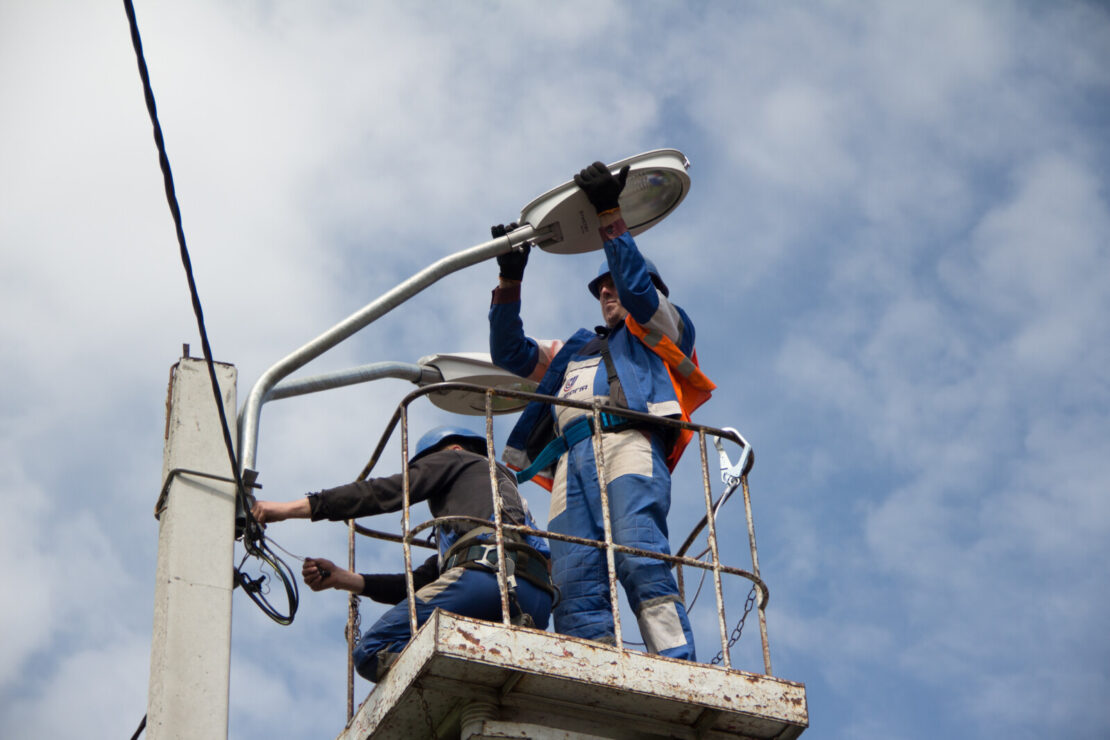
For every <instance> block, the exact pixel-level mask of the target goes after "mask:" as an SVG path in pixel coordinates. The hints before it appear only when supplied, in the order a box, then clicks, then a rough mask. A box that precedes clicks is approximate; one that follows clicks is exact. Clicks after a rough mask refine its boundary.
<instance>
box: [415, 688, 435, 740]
mask: <svg viewBox="0 0 1110 740" xmlns="http://www.w3.org/2000/svg"><path fill="white" fill-rule="evenodd" d="M413 686H415V687H416V695H417V696H418V697H419V698H420V707H421V708H422V709H423V710H424V712H423V714H424V723H425V724H427V725H428V732H430V733H431V737H432V738H433V740H434V739H435V738H438V737H439V735H438V734H436V726H435V723H434V722H432V709H431V707H429V706H428V700H427V699H425V698H424V687H423V686H421V685H420V682H419V681H417V682H415V683H414V684H413Z"/></svg>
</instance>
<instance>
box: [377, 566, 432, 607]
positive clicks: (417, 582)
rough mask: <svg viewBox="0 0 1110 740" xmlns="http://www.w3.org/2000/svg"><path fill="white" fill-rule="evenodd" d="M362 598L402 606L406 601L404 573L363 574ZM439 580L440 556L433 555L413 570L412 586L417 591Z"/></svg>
mask: <svg viewBox="0 0 1110 740" xmlns="http://www.w3.org/2000/svg"><path fill="white" fill-rule="evenodd" d="M361 575H362V580H363V582H364V584H365V585H364V586H363V587H362V592H361V595H362V596H366V597H368V598H370V599H373V600H374V601H377V602H380V603H382V604H400V603H401V602H402V601H404V600H405V597H406V595H407V594H406V593H405V574H404V573H363V574H361ZM437 578H439V563H438V556H436V555H433V556H431V557H430V558H428V559H427V560H426V561H424V564H423V565H421V566H419V567H417V568H413V569H412V585H413V588H414V589H415V590H416V591H419V590H420V589H422V588H423V587H424V586H427V585H428V584H429V583H431V582H432V581H434V580H436V579H437Z"/></svg>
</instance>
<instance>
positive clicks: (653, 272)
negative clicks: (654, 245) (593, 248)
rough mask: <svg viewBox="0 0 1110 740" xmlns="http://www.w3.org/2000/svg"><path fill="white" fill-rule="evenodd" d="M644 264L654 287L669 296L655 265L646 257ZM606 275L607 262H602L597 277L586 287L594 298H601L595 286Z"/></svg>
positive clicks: (607, 272) (669, 292) (607, 269)
mask: <svg viewBox="0 0 1110 740" xmlns="http://www.w3.org/2000/svg"><path fill="white" fill-rule="evenodd" d="M644 264H645V265H646V266H647V271H648V275H650V276H651V282H653V283H655V287H656V288H659V291H660V292H661V293H662V294H663V295H665V296H669V295H670V294H671V291H669V290H667V284H666V283H664V282H663V278H661V277H660V276H659V270H658V269H656V267H655V263H654V262H652V261H651V260H649V259H648V258H647V257H644ZM608 274H609V262H608V261H606V262H602V263H601V267H599V268H597V277H595V278H594V279H593V280H591V281H590V282H589V285H587V286H586V287H587V288H589V289H590V292H591V293H592V294H593V296H594V298H600V297H601V292H600V291H599V290H598V289H597V284H598V283H599V282H601V278H603V277H605V276H606V275H608Z"/></svg>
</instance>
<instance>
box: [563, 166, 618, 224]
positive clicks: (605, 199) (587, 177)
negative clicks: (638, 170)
mask: <svg viewBox="0 0 1110 740" xmlns="http://www.w3.org/2000/svg"><path fill="white" fill-rule="evenodd" d="M629 169H630V168H629V166H628V165H625V166H624V167H622V168H621V171H620V173H619V174H618V175H617V176H615V177H614V176H613V173H612V172H610V171H609V168H608V167H606V166H605V165H603V164H602V163H601V162H594V163H593V164H591V165H590V166H589V167H587V168H586V169H584V170H582V171H581V172H579V173H578V174H577V175H575V176H574V182H575V184H576V185H578V187H580V188H582V191H583V192H584V193H586V197H587V198H589V199H590V203H591V204H593V207H594V210H596V211H597V212H598V213H601V212H603V211H609V210H612V209H613V208H617V207H618V206H619V205H620V203H619V198H620V194H621V191H622V190H624V181H625V180H627V179H628V170H629Z"/></svg>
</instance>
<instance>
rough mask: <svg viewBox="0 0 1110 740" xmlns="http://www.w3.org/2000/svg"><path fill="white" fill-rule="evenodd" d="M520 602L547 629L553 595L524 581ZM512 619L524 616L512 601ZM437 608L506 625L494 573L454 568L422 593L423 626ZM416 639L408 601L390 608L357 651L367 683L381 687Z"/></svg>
mask: <svg viewBox="0 0 1110 740" xmlns="http://www.w3.org/2000/svg"><path fill="white" fill-rule="evenodd" d="M516 583H517V588H516V599H517V603H518V604H519V605H520V608H521V609H523V610H524V611H525V612H526V613H527V614H529V615H531V617H532V621H533V622H534V623H535V625H536V627H537V628H538V629H541V630H542V629H547V622H548V619H549V618H550V616H551V601H552V599H551V594H549V593H548V592H547V591H545V590H543V589H542V588H540V587H538V586H535V585H533V584H531V583H529V582H527V581H525V580H524V579H523V578H519V577H518V578H517V579H516ZM509 607H510V610H511V614H512V615H513V616H515V615H516V614H517V613H518V611H517V609H516V606H515V605H513V603H512V599H511V598H510V600H509ZM437 608H439V609H442V610H444V611H448V612H453V613H455V614H460V615H462V616H464V617H475V618H477V619H488V620H490V621H491V622H500V621H501V596H500V592H499V591H498V588H497V574H496V573H495V572H493V571H492V570H486V569H480V570H479V569H476V568H462V567H458V568H452V569H451V570H449V571H447V572H446V573H443V574H442V575H441V576H440V577H439V578H438V579H437V580H435V581H433V582H432V583H429V584H428V585H427V586H425V587H424V588H422V589H420V590H419V591H417V592H416V622H417V626H419V625H422V624H424V622H426V621H427V619H428V617H430V616H431V615H432V612H433V611H435V610H436V609H437ZM411 637H412V634H411V632H410V631H409V607H408V602H407V601H402V602H401V603H400V604H398V605H397V606H394V607H393V608H391V609H389V610H388V611H386V612H385V614H383V615H382V616H381V618H379V619H378V621H377V622H375V623H374V625H373V626H372V627H371V628H370V629H368V630H367V631H366V633H365V634H364V635H363V636H362V638H361V639H360V640H359V641H358V644H356V645H355V649H354V651H353V652H352V655H353V656H354V661H355V670H357V671H358V674H359V675H360V676H362V677H363V678H365V679H367V680H369V681H374V682H377V681H378V680H380V679H381V678H382V676H384V675H385V673H386V671H388V670H389V668H390V666H392V665H393V662H394V661H395V660H396V659H397V656H398V655H400V653H401V651H402V650H404V648H405V645H407V644H408V641H409V639H411Z"/></svg>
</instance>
